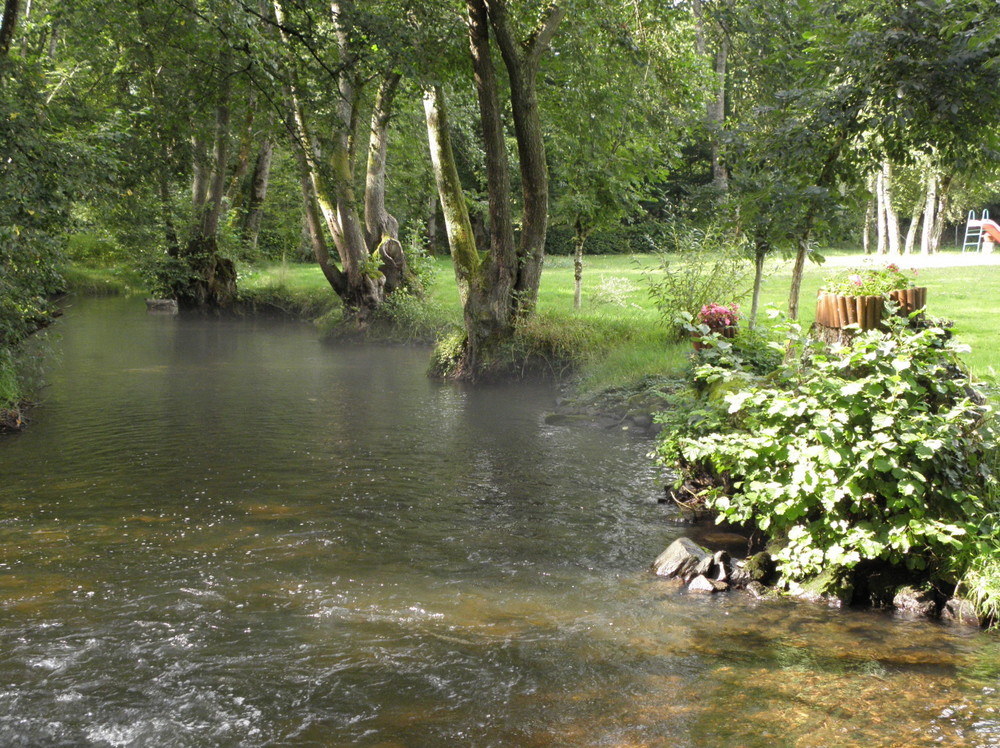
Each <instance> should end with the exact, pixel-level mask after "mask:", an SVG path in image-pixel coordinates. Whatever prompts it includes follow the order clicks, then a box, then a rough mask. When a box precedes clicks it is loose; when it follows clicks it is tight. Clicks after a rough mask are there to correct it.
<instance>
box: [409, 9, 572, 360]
mask: <svg viewBox="0 0 1000 748" xmlns="http://www.w3.org/2000/svg"><path fill="white" fill-rule="evenodd" d="M466 10H467V25H468V34H469V50H470V55H471V60H472V69H473V73H474V75H475V81H476V94H477V98H478V102H479V116H480V128H481V132H482V135H483V141H482V142H483V146H484V152H485V164H486V182H487V193H488V204H489V208H488V211H489V238H488V240H487V241H484V242H483V244H484V245H485V244H487V243H488V247H487V246H483V247H479V246H477V243H476V240H475V235H474V232H473V229H472V221H471V220H470V217H469V214H468V210H467V208H466V207H465V195H464V192H463V189H462V185H461V183H460V181H459V177H458V169H457V167H456V162H455V155H454V152H453V150H452V148H451V141H450V135H449V132H448V119H447V108H446V105H445V101H444V96H443V92H442V89H441V88H440V87H432V88H430V89H428V90H427V93H426V96H425V98H424V107H425V114H426V119H427V130H428V136H429V141H430V147H431V155H432V163H433V166H434V173H435V181H436V183H437V187H438V193H439V198H440V200H441V204H442V209H443V213H444V217H445V225H446V228H447V233H448V241H449V245H450V247H451V254H452V258H453V259H454V264H455V274H456V279H457V281H458V285H459V290H460V295H461V298H462V305H463V312H464V318H465V329H466V347H465V351H464V354H463V355H464V358H465V361H463V362H462V363H461V364H460V365H459V366H458V367H457V370H458V371H459V372H460V373H461V374H463V375H465V376H468V377H475V376H476V375H477V374H479V373H480V371H481V369H483V368H484V367H486V366H488V365H489V359H490V352H491V350H493V349H495V348H496V347H497V346H498V345H500V344H502V343H503V342H504V341H506V340H508V339H509V338H510V337H511V336H512V334H513V332H514V329H515V327H516V325H517V323H518V321H519V320H521V319H523V318H524V317H526V316H527V315H530V314H531V313H532V312H533V311H534V308H535V305H536V303H537V299H538V284H539V281H540V279H541V272H542V263H543V261H544V256H545V236H546V231H547V227H548V199H549V195H548V168H547V166H546V163H545V145H544V141H543V138H542V129H541V120H540V116H539V110H538V97H537V92H536V78H537V75H538V68H539V62H540V60H541V57H542V54H543V53H544V51H545V49H547V47H548V44H549V42H550V40H551V38H552V35H553V34H554V33H555V31H556V28H557V27H558V25H559V23H560V21H561V20H562V17H563V13H564V11H563V10H562V9H561V8H559V7H558V6H556V5H552V6H550V7H549V8H548V9H547V10H546V12H545V13H544V14H543V15H542V19H541V21H540V23H539V24H538V26H537V27H536V28H535V29H534V30H533V31H532V33H531V34H530V35H529V36H528V38H527V39H526V40H523V41H522V40H519V39H518V38H517V37H516V34H515V31H514V23H513V20H512V19H511V17H510V12H509V8H508V5H507V2H506V0H466ZM494 42H495V43H496V45H497V47H498V48H499V50H500V55H501V58H502V60H503V66H504V70H505V71H506V73H507V79H508V83H509V92H510V111H511V115H512V117H513V123H514V135H515V140H516V143H517V153H518V166H519V169H520V176H521V190H522V204H523V215H522V217H521V222H520V237H519V240H517V239H515V233H514V218H513V215H512V211H511V203H512V201H511V194H510V193H511V183H510V176H509V174H510V171H509V163H508V160H507V150H506V143H505V128H504V122H503V114H502V113H503V106H501V101H500V93H499V92H500V90H501V89H500V86H499V84H498V81H497V78H496V73H495V70H496V67H495V66H494V61H493V54H492V45H493V43H494ZM480 250H482V251H480Z"/></svg>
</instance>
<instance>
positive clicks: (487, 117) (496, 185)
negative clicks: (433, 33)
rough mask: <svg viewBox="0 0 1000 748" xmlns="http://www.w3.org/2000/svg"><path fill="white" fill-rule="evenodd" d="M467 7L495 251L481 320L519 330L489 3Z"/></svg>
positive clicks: (478, 0) (474, 1)
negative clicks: (486, 315)
mask: <svg viewBox="0 0 1000 748" xmlns="http://www.w3.org/2000/svg"><path fill="white" fill-rule="evenodd" d="M467 9H468V27H469V53H470V55H471V57H472V69H473V73H474V74H475V79H476V97H477V100H478V102H479V120H480V127H481V128H482V134H483V148H484V153H485V163H486V185H487V197H488V204H489V253H488V255H487V260H486V263H485V267H484V269H483V271H484V281H485V285H484V288H483V291H484V292H485V294H486V296H487V298H488V301H487V306H488V309H484V310H482V311H481V312H479V313H478V314H477V315H476V316H477V317H478V316H481V315H483V314H488V315H490V316H492V317H493V322H492V326H493V327H494V328H495V329H499V330H505V331H507V330H512V329H513V322H514V318H515V315H516V309H515V304H516V302H515V294H514V293H513V289H514V287H515V285H516V283H517V272H518V264H519V262H518V252H517V250H516V248H515V242H514V219H513V216H512V213H511V200H510V193H511V188H510V168H509V163H508V161H507V143H506V134H505V132H504V126H503V121H502V119H501V114H500V97H499V93H498V88H497V81H496V76H495V74H494V66H493V58H492V54H491V52H490V25H489V15H488V11H487V8H486V4H485V2H483V0H468V2H467ZM505 334H506V333H505Z"/></svg>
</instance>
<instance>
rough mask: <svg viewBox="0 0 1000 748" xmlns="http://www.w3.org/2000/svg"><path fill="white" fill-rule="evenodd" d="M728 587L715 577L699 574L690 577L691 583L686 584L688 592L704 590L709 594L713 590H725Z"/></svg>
mask: <svg viewBox="0 0 1000 748" xmlns="http://www.w3.org/2000/svg"><path fill="white" fill-rule="evenodd" d="M728 589H729V585H728V584H726V583H725V582H720V581H719V580H717V579H709V578H708V577H706V576H703V575H701V574H699V575H698V576H696V577H695V578H694V579H692V580H691V584H689V585H688V592H705V593H708V594H711V593H713V592H725V591H726V590H728Z"/></svg>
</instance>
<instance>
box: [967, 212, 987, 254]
mask: <svg viewBox="0 0 1000 748" xmlns="http://www.w3.org/2000/svg"><path fill="white" fill-rule="evenodd" d="M989 217H990V212H989V211H988V210H984V211H983V216H982V218H980V219H979V220H978V221H977V220H976V211H974V210H970V211H969V215H968V216H967V217H966V219H965V239H964V240H963V241H962V251H963V252H966V251H972V252H978V251H979V245H980V243H981V242H982V240H983V221H987V220H989Z"/></svg>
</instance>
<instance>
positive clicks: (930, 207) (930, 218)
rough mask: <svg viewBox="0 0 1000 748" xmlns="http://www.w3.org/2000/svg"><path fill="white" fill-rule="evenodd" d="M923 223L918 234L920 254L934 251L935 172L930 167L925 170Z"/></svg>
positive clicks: (935, 213)
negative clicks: (925, 185)
mask: <svg viewBox="0 0 1000 748" xmlns="http://www.w3.org/2000/svg"><path fill="white" fill-rule="evenodd" d="M924 195H925V199H924V225H923V231H922V232H921V235H920V254H922V255H929V254H930V253H931V252H933V251H934V249H933V246H932V244H933V242H932V236H933V234H934V221H935V220H936V218H937V174H935V173H934V170H933V169H932V168H929V169H928V170H927V189H926V192H925V193H924Z"/></svg>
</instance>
